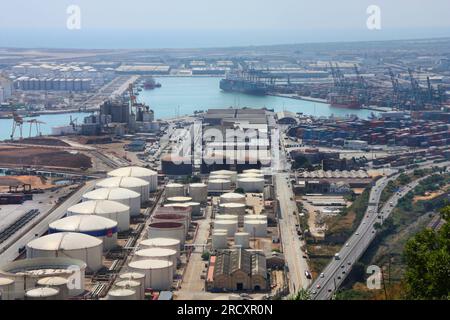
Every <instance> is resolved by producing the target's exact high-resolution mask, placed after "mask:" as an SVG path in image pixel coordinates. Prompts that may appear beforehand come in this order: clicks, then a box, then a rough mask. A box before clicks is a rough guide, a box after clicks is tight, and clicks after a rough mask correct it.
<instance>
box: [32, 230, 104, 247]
mask: <svg viewBox="0 0 450 320" xmlns="http://www.w3.org/2000/svg"><path fill="white" fill-rule="evenodd" d="M101 244H102V240H100V239H98V238H95V237H92V236H89V235H86V234H83V233H76V232H59V233H53V234H49V235H46V236H43V237H41V238H38V239H35V240H32V241H30V242H29V243H28V244H27V246H28V247H30V248H32V249H38V250H49V251H53V250H76V249H84V248H92V247H97V246H99V245H101Z"/></svg>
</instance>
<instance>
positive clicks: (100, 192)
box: [83, 188, 141, 217]
mask: <svg viewBox="0 0 450 320" xmlns="http://www.w3.org/2000/svg"><path fill="white" fill-rule="evenodd" d="M89 200H112V201H117V202H120V203H122V204H124V205H126V206H128V207H130V216H131V217H136V216H139V215H140V214H141V195H140V194H139V193H137V192H135V191H131V190H128V189H124V188H101V189H96V190H93V191H91V192H88V193H86V194H84V195H83V201H89Z"/></svg>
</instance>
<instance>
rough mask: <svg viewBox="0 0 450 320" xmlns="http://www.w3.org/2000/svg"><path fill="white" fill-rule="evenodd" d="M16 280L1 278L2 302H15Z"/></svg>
mask: <svg viewBox="0 0 450 320" xmlns="http://www.w3.org/2000/svg"><path fill="white" fill-rule="evenodd" d="M14 290H15V285H14V279H9V278H0V294H1V299H0V300H14V297H15V294H14Z"/></svg>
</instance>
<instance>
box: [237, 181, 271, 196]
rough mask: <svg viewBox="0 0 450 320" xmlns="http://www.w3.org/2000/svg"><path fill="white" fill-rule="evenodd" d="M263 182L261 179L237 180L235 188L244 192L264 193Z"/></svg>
mask: <svg viewBox="0 0 450 320" xmlns="http://www.w3.org/2000/svg"><path fill="white" fill-rule="evenodd" d="M264 184H265V180H264V179H261V178H239V179H237V187H238V188H241V189H242V190H244V192H258V193H262V192H263V191H264Z"/></svg>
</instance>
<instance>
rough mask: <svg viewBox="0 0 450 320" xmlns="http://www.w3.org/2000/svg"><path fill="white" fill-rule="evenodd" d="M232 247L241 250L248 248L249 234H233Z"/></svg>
mask: <svg viewBox="0 0 450 320" xmlns="http://www.w3.org/2000/svg"><path fill="white" fill-rule="evenodd" d="M234 245H235V246H236V247H239V248H242V249H248V248H250V234H249V233H247V232H236V233H235V234H234Z"/></svg>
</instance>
